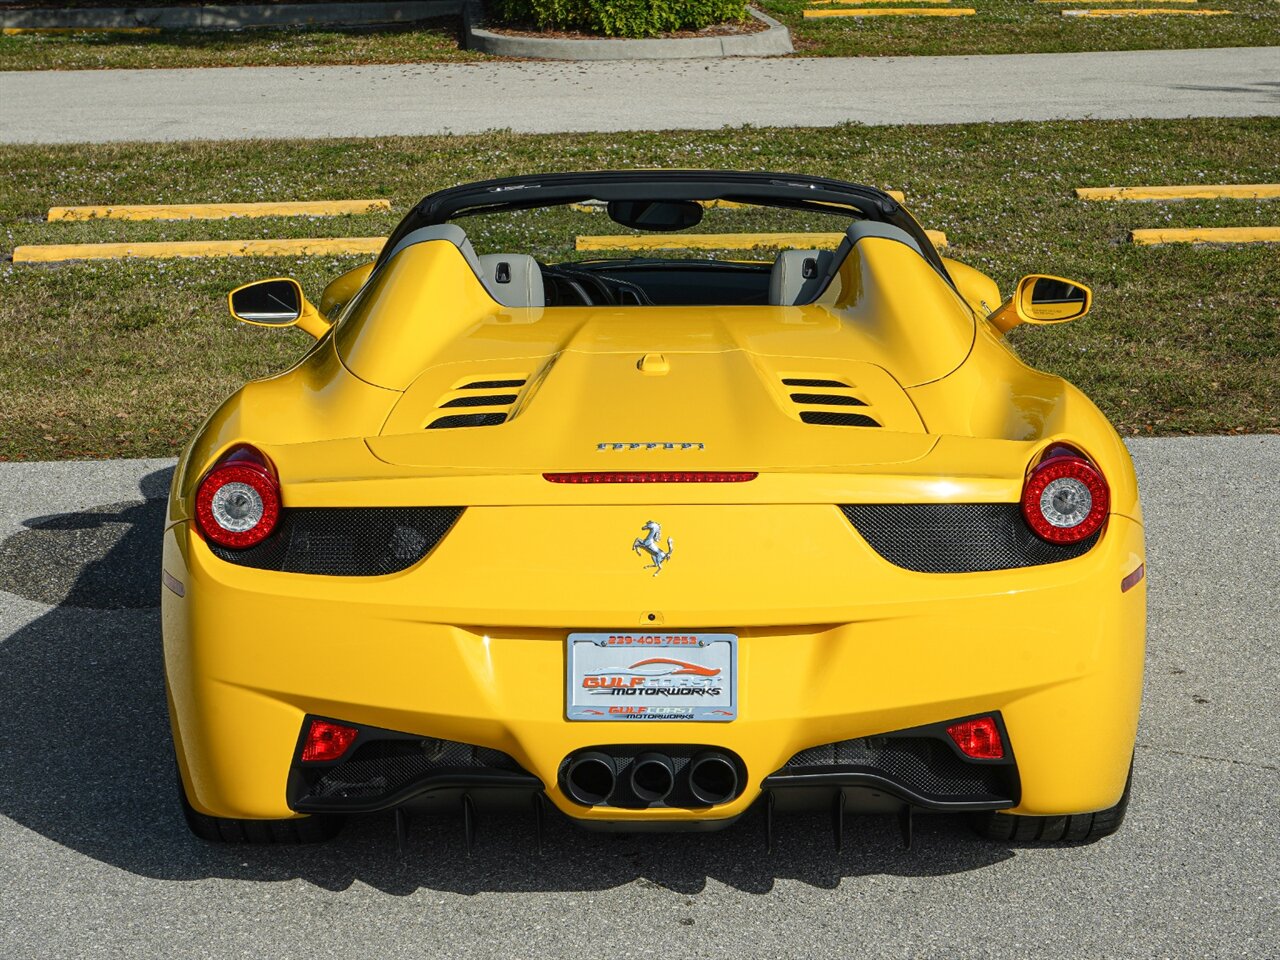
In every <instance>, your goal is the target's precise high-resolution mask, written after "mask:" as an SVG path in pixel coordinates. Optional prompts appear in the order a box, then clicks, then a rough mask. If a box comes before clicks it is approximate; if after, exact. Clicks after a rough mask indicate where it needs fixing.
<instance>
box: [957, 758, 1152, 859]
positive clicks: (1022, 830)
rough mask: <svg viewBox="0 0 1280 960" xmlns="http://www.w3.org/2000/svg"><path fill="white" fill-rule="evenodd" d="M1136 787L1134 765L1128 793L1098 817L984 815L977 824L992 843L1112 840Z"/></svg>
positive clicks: (1122, 820)
mask: <svg viewBox="0 0 1280 960" xmlns="http://www.w3.org/2000/svg"><path fill="white" fill-rule="evenodd" d="M1132 786H1133V764H1132V763H1130V764H1129V776H1128V778H1127V779H1126V780H1125V782H1124V793H1122V794H1120V801H1119V803H1117V804H1116V805H1115V806H1114V807H1108V808H1107V809H1106V810H1099V811H1097V812H1096V813H1073V814H1069V815H1066V816H1061V817H1024V816H1020V815H1018V814H1014V813H999V812H997V813H983V814H979V815H978V816H977V818H976V819H975V821H974V827H975V829H976V830H977V831H978V833H979V834H981V835H982V836H984V837H986V838H987V839H988V840H1001V841H1004V842H1006V843H1092V842H1093V841H1095V840H1100V839H1102V838H1103V837H1107V836H1110V835H1111V834H1113V833H1115V832H1116V831H1117V830H1119V829H1120V825H1121V824H1122V823H1124V814H1125V811H1126V810H1127V809H1128V807H1129V791H1130V788H1131V787H1132Z"/></svg>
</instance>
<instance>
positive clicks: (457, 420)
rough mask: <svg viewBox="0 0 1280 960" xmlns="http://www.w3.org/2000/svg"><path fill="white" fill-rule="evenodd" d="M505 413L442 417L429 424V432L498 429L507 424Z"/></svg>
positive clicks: (460, 414) (463, 414)
mask: <svg viewBox="0 0 1280 960" xmlns="http://www.w3.org/2000/svg"><path fill="white" fill-rule="evenodd" d="M506 420H507V415H506V414H505V413H455V414H452V415H451V416H448V417H440V418H438V419H436V420H432V421H431V422H430V423H428V424H427V429H428V430H448V429H449V428H450V427H496V426H497V425H498V424H500V423H506Z"/></svg>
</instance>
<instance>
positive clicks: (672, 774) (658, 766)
mask: <svg viewBox="0 0 1280 960" xmlns="http://www.w3.org/2000/svg"><path fill="white" fill-rule="evenodd" d="M675 785H676V766H675V764H674V763H673V762H672V760H671V758H670V757H668V756H665V755H663V754H661V753H642V754H640V756H638V757H636V759H635V762H634V763H632V764H631V790H632V792H633V793H635V795H636V796H637V797H639V798H640V799H641V800H643V801H644V802H645V803H659V802H661V801H663V800H665V799H667V797H668V796H669V795H670V794H671V790H672V788H673V787H675Z"/></svg>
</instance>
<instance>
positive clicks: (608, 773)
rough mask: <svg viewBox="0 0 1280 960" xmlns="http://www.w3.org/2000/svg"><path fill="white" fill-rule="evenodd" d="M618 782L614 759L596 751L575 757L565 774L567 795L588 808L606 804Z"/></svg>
mask: <svg viewBox="0 0 1280 960" xmlns="http://www.w3.org/2000/svg"><path fill="white" fill-rule="evenodd" d="M617 782H618V773H617V770H616V768H615V767H614V764H613V758H612V757H610V756H609V755H608V754H605V753H600V752H598V751H595V750H589V751H587V752H586V753H580V754H578V755H577V756H575V757H574V758H573V759H572V760H570V761H569V768H568V769H567V770H565V773H564V788H565V793H567V794H568V795H569V797H570V798H571V799H572V800H574V801H575V802H577V803H580V804H582V805H583V806H586V807H594V806H596V805H597V804H601V803H604V802H605V801H606V800H607V799H608V798H609V795H610V794H611V793H613V788H614V786H615V785H616V784H617Z"/></svg>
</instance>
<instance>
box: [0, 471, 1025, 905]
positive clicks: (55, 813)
mask: <svg viewBox="0 0 1280 960" xmlns="http://www.w3.org/2000/svg"><path fill="white" fill-rule="evenodd" d="M170 475H171V471H169V470H165V471H158V472H156V473H152V474H150V475H148V476H147V477H145V478H144V479H143V480H142V482H141V485H140V489H141V493H142V497H141V499H138V500H133V501H128V502H123V503H112V504H106V505H104V506H100V507H94V508H92V509H88V510H83V511H79V512H75V513H65V514H57V515H53V516H44V517H35V518H32V519H29V520H27V521H25V523H24V525H23V529H21V530H20V531H18V532H17V533H15V534H13V535H12V536H10V537H8V539H6V540H5V541H3V543H0V590H3V591H5V592H6V593H8V594H13V595H16V596H17V597H20V598H24V599H25V600H27V601H34V602H36V603H39V604H44V605H48V606H49V609H48V610H47V612H44V613H42V614H40V615H39V616H37V617H36V618H35V619H33V620H30V622H26V623H25V624H24V625H23V626H20V627H18V628H17V629H16V630H15V629H12V628H9V629H10V630H11V632H10V633H9V635H8V637H7V638H6V639H3V640H0V723H2V725H3V734H2V735H0V813H2V814H4V815H5V816H7V817H9V818H11V819H12V820H13V821H15V822H16V823H18V824H20V825H22V826H23V827H25V828H27V829H28V830H31V831H34V832H35V833H37V834H40V835H41V836H44V837H47V838H48V839H50V840H52V841H54V842H55V843H58V844H61V845H62V846H65V847H67V848H69V849H72V850H75V851H77V852H79V853H82V854H84V855H86V856H89V857H93V858H94V859H96V860H99V861H101V862H103V863H107V864H111V865H112V866H115V867H118V868H119V869H121V870H125V871H128V872H130V873H134V874H137V875H140V876H144V877H150V878H155V879H161V880H198V879H205V878H210V877H222V878H237V879H245V880H285V879H292V878H302V879H305V880H307V881H309V882H311V883H314V884H316V885H317V886H320V887H322V888H325V889H330V890H341V889H345V888H347V887H349V886H351V885H352V884H353V883H355V882H356V881H360V882H362V883H365V884H368V885H370V886H373V887H376V888H378V889H380V890H383V891H385V892H388V893H391V894H410V893H413V892H414V891H416V890H419V889H421V888H428V889H436V890H442V891H452V892H457V893H466V894H470V893H481V892H490V891H506V892H511V891H591V890H605V889H609V888H612V887H617V886H620V885H624V884H630V883H641V884H647V885H650V886H654V887H663V888H667V889H670V890H673V891H678V892H681V893H689V894H693V893H697V892H699V891H701V890H702V889H704V887H705V886H706V885H707V883H708V881H709V880H714V881H718V882H720V883H723V884H726V885H728V886H731V887H734V888H737V889H739V890H743V891H748V892H757V893H764V892H767V891H769V890H770V889H772V887H773V885H774V883H775V882H776V881H777V880H779V879H783V878H787V879H795V880H799V881H802V882H804V883H807V884H810V885H813V886H816V887H835V886H837V885H838V884H839V883H840V881H841V880H842V879H843V878H846V877H853V876H862V875H889V876H932V875H941V874H951V873H960V872H965V871H969V870H976V869H980V868H982V867H985V866H989V865H991V864H994V863H998V862H1000V861H1002V860H1005V859H1008V858H1009V857H1010V856H1012V855H1013V854H1012V852H1011V850H1010V849H1009V848H1008V847H1006V846H1002V845H999V844H993V843H990V842H986V841H982V840H979V839H978V838H977V837H976V836H975V835H974V834H972V833H971V832H970V831H969V830H968V828H967V826H966V824H965V823H964V822H963V820H962V819H960V818H957V817H943V816H936V817H920V818H917V821H916V824H917V826H916V832H915V847H914V849H912V850H910V851H908V850H905V849H903V846H902V843H901V840H900V839H899V835H898V829H897V825H896V821H895V820H894V819H893V818H890V817H858V816H850V817H848V818H846V821H845V826H844V836H845V843H844V849H843V851H841V852H839V853H837V852H836V851H835V849H834V844H833V840H832V832H831V825H830V821H829V818H827V817H818V816H814V817H809V816H803V817H801V816H790V817H785V818H784V817H779V818H778V819H777V822H776V825H775V829H776V838H777V842H776V847H775V850H774V852H773V853H769V852H768V851H767V850H766V849H765V824H764V815H763V813H762V812H761V811H760V809H759V806H757V809H756V810H753V811H752V812H751V813H749V814H748V815H747V816H745V817H744V818H743V819H742V820H740V821H739V822H738V823H737V824H735V825H734V826H732V827H731V828H729V829H727V830H724V831H719V832H714V833H700V834H690V833H684V834H602V833H590V832H586V831H584V830H581V829H579V828H578V827H576V826H575V825H574V824H572V823H571V822H569V821H568V820H567V819H565V818H563V817H560V816H558V815H557V816H553V817H550V818H547V822H546V824H545V827H544V831H543V848H544V850H545V853H544V854H543V855H539V854H538V853H537V851H536V846H535V837H536V833H535V830H534V824H533V817H532V811H531V812H530V815H529V817H528V818H527V819H522V818H519V817H515V818H509V817H485V816H483V815H482V816H481V817H480V819H479V822H478V829H477V837H476V845H475V847H474V849H473V851H472V853H471V854H470V855H468V853H467V851H466V846H465V839H464V832H463V827H462V821H461V818H460V817H456V818H455V817H448V816H445V817H437V818H430V819H428V818H415V819H413V820H412V821H411V829H410V834H409V839H408V843H407V845H406V847H405V850H404V852H403V854H401V853H400V852H399V851H398V846H397V840H396V831H395V821H394V817H393V816H392V815H391V814H378V815H372V816H369V817H364V818H359V819H356V820H353V821H352V822H351V823H350V824H349V825H348V826H347V828H346V830H344V831H343V833H342V834H341V835H340V836H339V837H338V838H337V839H336V840H334V841H332V842H330V843H328V844H322V845H317V846H308V847H246V846H225V847H224V846H218V845H213V844H208V843H205V842H203V841H200V840H197V839H195V838H194V837H193V836H191V834H190V833H188V831H187V828H186V824H185V823H184V821H183V819H182V816H181V814H180V812H179V810H178V804H177V800H176V793H175V791H176V783H175V779H174V766H173V759H172V745H171V741H170V734H169V725H168V717H167V712H166V708H165V696H164V680H163V663H162V656H161V641H160V617H159V599H160V598H159V590H160V586H159V582H160V542H161V533H162V530H163V526H164V519H165V501H164V496H165V493H166V491H167V488H168V483H169V477H170ZM5 606H9V607H12V609H11V610H6V609H5ZM24 608H26V605H25V604H22V603H21V602H16V603H14V602H10V603H7V604H5V605H4V606H0V627H2V626H3V624H5V622H6V621H8V622H13V620H14V619H15V618H20V620H25V619H26V616H29V614H26V615H24V614H23V612H22V611H23V609H24Z"/></svg>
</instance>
